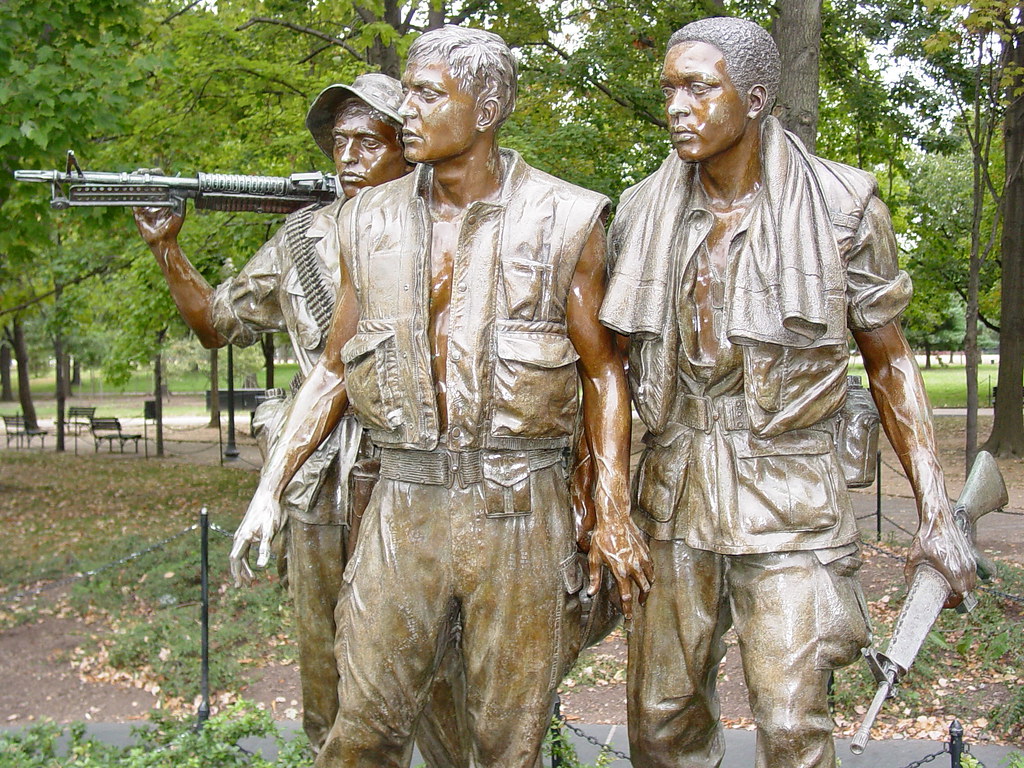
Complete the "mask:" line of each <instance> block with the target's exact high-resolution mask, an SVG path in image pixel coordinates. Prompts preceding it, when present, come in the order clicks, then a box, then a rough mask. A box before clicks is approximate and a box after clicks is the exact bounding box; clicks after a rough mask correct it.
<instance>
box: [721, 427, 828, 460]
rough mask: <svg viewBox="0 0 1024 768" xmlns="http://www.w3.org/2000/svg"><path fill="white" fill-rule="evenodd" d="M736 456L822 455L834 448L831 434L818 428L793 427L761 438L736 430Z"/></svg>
mask: <svg viewBox="0 0 1024 768" xmlns="http://www.w3.org/2000/svg"><path fill="white" fill-rule="evenodd" d="M733 435H734V436H735V437H734V439H735V443H734V445H735V447H736V456H738V457H739V458H741V459H755V458H758V457H760V456H820V455H822V454H825V453H828V452H829V451H831V450H832V440H831V437H830V435H828V434H827V433H826V432H822V431H820V430H817V429H793V430H790V431H789V432H783V433H782V434H781V435H776V436H775V437H769V438H765V439H762V438H759V437H755V436H754V435H752V434H750V433H749V432H734V433H733Z"/></svg>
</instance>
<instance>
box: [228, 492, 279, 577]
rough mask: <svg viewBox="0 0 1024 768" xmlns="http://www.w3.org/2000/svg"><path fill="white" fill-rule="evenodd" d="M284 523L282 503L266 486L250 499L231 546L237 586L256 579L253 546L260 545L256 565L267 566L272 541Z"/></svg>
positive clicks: (233, 573)
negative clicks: (250, 559) (266, 489)
mask: <svg viewBox="0 0 1024 768" xmlns="http://www.w3.org/2000/svg"><path fill="white" fill-rule="evenodd" d="M281 523H282V512H281V503H280V502H279V501H278V500H277V498H276V497H275V496H274V494H273V493H270V492H267V491H265V490H264V489H263V488H262V486H261V487H259V488H257V489H256V493H255V494H254V495H253V497H252V501H251V502H249V508H248V509H247V510H246V512H245V517H243V518H242V522H241V523H240V524H239V526H238V530H236V531H235V538H234V544H233V545H232V547H231V576H232V578H233V579H234V581H235V586H236V587H241V586H242V585H243V584H245V585H248V584H251V583H252V582H253V578H254V577H253V572H252V569H251V568H250V567H249V547H250V546H251V545H252V544H256V545H258V546H259V550H258V552H259V554H258V555H257V557H256V567H257V568H263V567H265V566H266V564H267V563H268V562H269V560H270V543H271V541H273V539H274V535H275V534H276V533H277V531H278V530H279V529H280V527H281Z"/></svg>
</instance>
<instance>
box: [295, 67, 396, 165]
mask: <svg viewBox="0 0 1024 768" xmlns="http://www.w3.org/2000/svg"><path fill="white" fill-rule="evenodd" d="M352 98H356V99H359V100H360V101H362V102H363V103H365V104H368V105H369V106H371V107H373V108H374V109H375V110H377V111H378V112H380V113H381V114H383V115H385V116H386V117H388V118H390V119H392V120H394V121H395V122H396V123H398V124H399V125H401V124H402V118H401V117H399V116H398V108H399V107H400V106H401V105H402V84H401V83H400V82H398V81H397V80H395V78H393V77H388V76H387V75H382V74H379V73H376V72H374V73H370V74H368V75H360V76H359V77H357V78H356V79H355V80H354V81H353V83H352V85H343V84H341V83H335V84H334V85H329V86H327V87H326V88H324V89H323V90H322V91H320V95H318V96H317V97H316V98H315V99H313V104H312V105H311V106H310V108H309V112H307V113H306V128H308V129H309V132H310V133H311V134H313V140H314V141H316V144H317V146H318V147H320V149H321V150H323V153H324V154H325V155H327V156H328V157H333V150H334V120H335V117H336V113H337V111H338V107H339V106H340V105H341V103H342V102H343V101H345V100H346V99H352Z"/></svg>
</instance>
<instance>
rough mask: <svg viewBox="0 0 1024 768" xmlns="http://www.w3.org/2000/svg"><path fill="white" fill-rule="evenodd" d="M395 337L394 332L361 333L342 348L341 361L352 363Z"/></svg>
mask: <svg viewBox="0 0 1024 768" xmlns="http://www.w3.org/2000/svg"><path fill="white" fill-rule="evenodd" d="M394 337H395V332H394V331H359V332H358V333H356V335H355V336H353V337H352V338H351V339H349V340H348V341H347V342H345V346H343V347H342V348H341V361H342V362H343V363H346V364H347V363H351V362H352V361H353V360H356V359H358V358H360V357H362V356H363V355H365V354H366V353H367V352H372V351H373V350H375V349H376V348H377V347H379V346H380V345H381V344H383V343H384V342H385V341H387V340H388V339H393V338H394Z"/></svg>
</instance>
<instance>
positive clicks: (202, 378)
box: [31, 360, 299, 397]
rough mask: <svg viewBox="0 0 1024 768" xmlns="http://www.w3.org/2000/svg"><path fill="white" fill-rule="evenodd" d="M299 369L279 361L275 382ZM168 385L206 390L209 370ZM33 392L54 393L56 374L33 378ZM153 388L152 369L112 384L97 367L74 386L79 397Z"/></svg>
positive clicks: (223, 383)
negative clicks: (104, 379)
mask: <svg viewBox="0 0 1024 768" xmlns="http://www.w3.org/2000/svg"><path fill="white" fill-rule="evenodd" d="M298 371H299V366H298V365H297V364H295V363H278V364H276V365H275V366H274V384H275V386H278V387H287V386H288V384H289V383H290V382H291V380H292V377H293V376H295V374H296V373H298ZM219 373H220V387H221V389H227V387H228V380H227V363H226V362H225V361H224V360H222V361H221V363H220V369H219ZM166 380H167V387H168V389H170V391H171V392H172V393H174V394H181V393H184V392H199V393H203V392H206V390H208V389H209V388H210V374H209V372H208V371H205V370H202V369H200V370H198V371H182V372H180V373H171V374H168V375H167V376H166ZM257 381H258V386H259V387H260V388H262V387H263V373H262V372H261V373H260V375H259V376H258V377H257ZM243 383H244V382H243V377H242V376H239V375H238V374H237V373H236V374H235V387H237V388H241V387H242V385H243ZM31 385H32V392H33V394H39V395H44V396H47V397H52V396H53V392H54V389H55V388H56V385H55V383H54V380H53V375H52V374H51V375H48V376H41V377H38V378H34V379H32V380H31ZM152 391H153V372H152V371H136V372H135V373H133V374H132V376H131V378H130V379H129V380H128V383H127V384H125V385H123V386H116V387H115V386H113V385H112V384H109V383H107V382H104V381H103V376H102V374H101V373H100V372H99V371H97V370H86V371H83V372H82V384H81V386H79V387H75V395H76V396H79V397H88V396H90V395H119V394H124V393H127V392H132V393H137V392H152Z"/></svg>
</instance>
